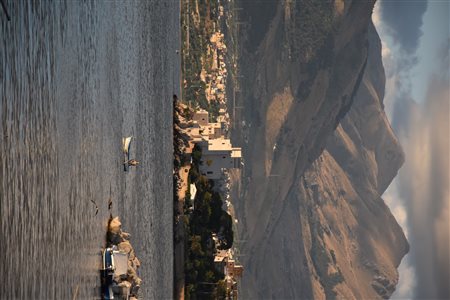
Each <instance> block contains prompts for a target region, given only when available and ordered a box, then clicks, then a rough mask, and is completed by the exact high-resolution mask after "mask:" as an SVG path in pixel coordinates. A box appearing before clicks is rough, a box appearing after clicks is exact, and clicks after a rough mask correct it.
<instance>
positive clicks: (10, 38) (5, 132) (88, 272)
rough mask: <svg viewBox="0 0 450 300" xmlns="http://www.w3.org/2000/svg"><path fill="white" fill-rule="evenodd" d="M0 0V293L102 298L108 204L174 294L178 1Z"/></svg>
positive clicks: (151, 283)
mask: <svg viewBox="0 0 450 300" xmlns="http://www.w3.org/2000/svg"><path fill="white" fill-rule="evenodd" d="M2 2H4V4H5V6H6V8H7V11H8V13H9V15H10V21H8V20H7V18H6V14H5V13H4V11H3V10H1V8H0V42H1V44H0V223H1V229H0V299H43V300H48V299H99V298H100V289H99V286H100V277H99V269H100V267H101V255H100V253H101V250H102V248H103V247H104V246H105V235H106V226H107V220H108V218H109V217H110V215H112V216H119V218H120V219H121V222H122V229H123V230H124V231H126V232H128V233H130V234H131V243H132V245H133V247H134V250H135V252H136V255H137V256H138V258H139V260H140V262H141V267H140V269H139V270H138V274H139V276H140V277H141V278H142V279H143V283H142V286H141V290H140V298H142V299H167V298H172V296H173V234H172V233H173V194H172V193H173V189H172V170H173V163H172V161H173V143H172V96H173V94H178V93H179V91H180V57H179V54H178V51H177V50H179V48H180V18H179V15H180V7H179V6H180V4H179V1H175V0H165V1H160V0H159V1H158V0H156V1H150V0H143V1H138V0H132V1H131V0H130V1H62V0H61V1H15V0H3V1H2ZM131 135H132V136H133V137H134V139H133V141H132V145H131V157H132V158H135V159H137V160H138V161H139V162H140V164H139V166H138V167H136V168H131V169H130V170H129V171H128V172H124V169H123V159H124V157H123V153H122V138H123V137H125V136H131ZM109 199H111V200H112V208H111V210H109V209H108V202H109ZM97 208H98V210H97Z"/></svg>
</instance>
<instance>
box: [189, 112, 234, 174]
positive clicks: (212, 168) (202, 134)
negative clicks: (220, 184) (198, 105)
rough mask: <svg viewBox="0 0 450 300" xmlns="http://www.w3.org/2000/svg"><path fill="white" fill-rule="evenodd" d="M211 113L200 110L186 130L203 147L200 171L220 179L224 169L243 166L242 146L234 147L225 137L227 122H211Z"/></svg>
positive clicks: (193, 140) (194, 141) (192, 139)
mask: <svg viewBox="0 0 450 300" xmlns="http://www.w3.org/2000/svg"><path fill="white" fill-rule="evenodd" d="M208 120H209V113H208V112H207V111H206V110H200V111H198V112H196V113H195V114H194V116H193V121H194V122H193V126H192V127H190V128H188V129H187V130H186V132H187V133H188V135H189V136H190V137H191V141H192V143H196V144H198V145H199V146H200V147H201V148H202V159H201V162H202V163H201V165H200V167H199V169H200V173H201V174H202V175H204V176H206V177H207V178H209V179H213V180H218V179H220V178H221V177H222V170H223V169H230V168H240V167H241V158H242V153H241V148H237V147H233V146H232V144H231V141H230V140H229V139H225V138H224V131H225V127H226V126H225V125H226V123H225V122H220V123H209V122H208Z"/></svg>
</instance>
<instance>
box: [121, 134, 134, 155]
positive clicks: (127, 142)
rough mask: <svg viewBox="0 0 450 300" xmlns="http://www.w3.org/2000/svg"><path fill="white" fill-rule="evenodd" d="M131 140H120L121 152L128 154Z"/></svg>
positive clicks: (128, 138)
mask: <svg viewBox="0 0 450 300" xmlns="http://www.w3.org/2000/svg"><path fill="white" fill-rule="evenodd" d="M132 138H133V136H130V137H127V138H122V147H123V152H124V153H126V154H128V151H129V149H130V143H131V139H132Z"/></svg>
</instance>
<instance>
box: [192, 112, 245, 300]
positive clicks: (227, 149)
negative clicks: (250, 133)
mask: <svg viewBox="0 0 450 300" xmlns="http://www.w3.org/2000/svg"><path fill="white" fill-rule="evenodd" d="M209 119H210V118H209V113H208V112H207V111H206V110H198V111H196V112H195V113H194V115H193V117H192V122H189V125H188V126H186V127H185V128H184V129H183V131H184V132H185V133H186V134H187V135H188V137H189V144H190V146H189V147H188V148H186V153H187V154H188V155H190V154H191V153H192V150H193V147H194V145H198V146H200V147H201V150H202V156H201V163H200V165H199V171H200V173H201V174H202V175H204V176H206V177H207V178H208V179H211V180H214V181H215V182H216V183H217V186H220V185H221V183H224V182H227V176H226V170H228V169H233V168H241V167H242V165H243V163H242V161H241V160H242V151H241V148H239V147H233V145H232V143H231V141H230V139H227V138H225V134H226V127H225V121H221V122H214V123H210V122H209ZM196 191H197V189H196V187H195V185H194V184H191V185H190V195H191V200H194V199H195V195H196ZM227 199H228V198H227ZM192 203H194V201H192ZM192 209H193V207H192ZM212 240H213V241H214V243H215V244H216V247H215V248H216V249H218V248H219V247H218V244H219V239H218V237H217V235H216V234H213V236H212ZM214 265H215V267H216V269H217V270H218V271H219V272H223V274H224V280H225V284H226V290H227V294H228V298H229V299H237V295H238V286H237V282H238V281H237V280H238V278H240V277H241V275H242V272H243V267H242V266H241V265H239V264H238V263H237V262H236V261H235V259H234V258H233V250H232V249H228V250H217V252H216V254H215V257H214Z"/></svg>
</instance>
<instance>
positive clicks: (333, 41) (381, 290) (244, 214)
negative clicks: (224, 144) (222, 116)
mask: <svg viewBox="0 0 450 300" xmlns="http://www.w3.org/2000/svg"><path fill="white" fill-rule="evenodd" d="M320 3H321V4H320V6H321V7H319V8H317V7H314V5H316V4H315V3H314V2H309V1H293V2H290V1H283V2H282V3H281V2H280V3H277V4H276V5H274V4H271V5H272V7H271V8H272V9H267V7H264V9H265V12H264V13H261V14H258V13H257V6H255V4H246V3H244V9H245V11H248V9H249V8H252V10H251V12H250V13H248V14H247V17H248V20H250V21H251V22H252V23H251V26H250V28H249V29H248V33H249V38H248V40H247V44H246V46H245V47H244V54H243V55H246V58H248V57H250V58H251V59H248V60H247V62H248V64H247V65H244V66H243V73H244V78H246V79H243V80H242V82H241V86H246V89H245V90H243V97H242V98H241V99H240V100H241V101H242V100H243V99H245V100H244V101H243V103H242V105H243V106H244V111H243V113H242V114H241V115H240V116H239V115H238V116H237V118H239V117H240V118H241V119H238V122H236V125H237V126H236V127H235V129H236V130H235V131H234V133H233V134H234V138H235V139H238V140H239V139H241V144H242V145H243V148H244V159H245V168H244V170H243V174H242V180H241V183H238V184H236V185H235V186H236V187H237V188H236V190H239V191H240V197H239V200H238V201H236V203H235V207H236V208H237V209H236V212H237V215H238V219H239V220H240V223H239V237H240V239H241V240H243V241H242V242H241V243H240V249H241V253H243V254H245V256H243V257H242V258H241V260H242V261H243V263H244V266H245V268H246V270H245V273H244V277H243V280H242V291H241V292H242V293H243V295H244V297H245V298H313V297H314V298H324V297H334V296H342V297H345V298H349V299H352V298H356V299H361V298H374V297H386V296H389V295H390V294H391V293H392V291H393V290H394V288H395V285H396V283H397V281H398V273H397V271H396V267H397V266H398V265H399V263H400V260H401V258H402V257H403V256H404V254H405V253H406V252H407V251H408V244H407V242H406V239H405V237H404V235H403V232H402V230H401V229H400V227H399V226H398V224H397V222H396V221H395V219H394V218H393V216H392V215H391V213H390V211H389V209H388V208H387V206H386V205H385V204H384V202H383V200H382V199H381V197H380V195H381V194H382V193H383V192H384V190H385V189H386V188H387V186H388V185H389V183H390V182H391V181H392V179H393V177H394V176H395V175H396V173H397V171H398V169H399V168H400V166H401V164H402V163H403V159H404V158H403V153H402V150H401V148H400V146H399V144H398V142H397V140H396V138H395V136H394V135H393V133H392V130H391V129H390V125H389V123H388V121H387V119H386V116H385V114H384V111H383V104H382V98H383V91H384V70H383V67H382V62H381V46H380V41H379V38H378V36H377V34H376V32H375V30H374V28H373V26H372V25H371V24H370V15H371V12H372V8H373V3H370V2H365V1H364V2H363V1H345V2H344V1H335V2H333V3H326V5H328V6H324V3H325V2H320ZM246 5H247V6H246ZM308 9H312V11H319V13H318V14H319V15H320V20H326V21H324V23H327V24H326V26H325V27H321V25H317V24H316V23H315V20H309V21H308V20H307V21H306V23H307V24H304V23H302V21H300V20H304V19H305V16H304V15H301V11H305V10H306V11H307V12H308ZM258 22H262V23H263V24H268V25H266V26H265V27H264V26H263V27H261V28H264V29H266V31H265V34H261V33H260V32H259V33H258V34H255V32H256V31H257V28H258ZM308 22H310V23H308ZM255 23H256V24H255ZM314 26H315V27H314ZM311 28H314V29H311ZM310 30H313V31H314V32H313V33H312V34H311V33H310V32H308V31H310ZM324 32H325V33H326V34H323V33H324ZM311 36H312V37H315V36H319V37H320V36H323V37H324V38H323V40H322V41H321V42H320V41H319V42H317V40H312V41H311V42H310V43H305V40H308V39H309V38H310V37H311ZM258 43H259V44H258ZM255 44H258V45H259V46H257V47H256V46H255ZM311 45H313V46H314V47H309V46H311ZM245 51H247V52H245ZM238 103H239V102H238ZM347 112H348V113H347Z"/></svg>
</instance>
